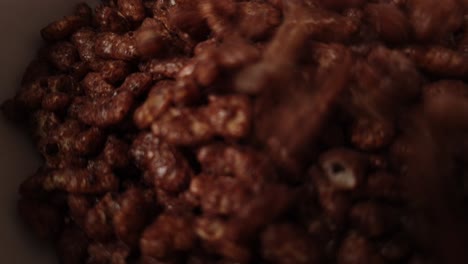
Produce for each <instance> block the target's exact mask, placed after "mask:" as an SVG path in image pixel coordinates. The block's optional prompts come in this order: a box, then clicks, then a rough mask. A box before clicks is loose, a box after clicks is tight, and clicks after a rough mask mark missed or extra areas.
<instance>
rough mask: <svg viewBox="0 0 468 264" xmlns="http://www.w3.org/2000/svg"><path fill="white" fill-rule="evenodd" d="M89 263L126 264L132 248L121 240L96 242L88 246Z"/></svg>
mask: <svg viewBox="0 0 468 264" xmlns="http://www.w3.org/2000/svg"><path fill="white" fill-rule="evenodd" d="M88 254H89V258H88V260H87V262H86V263H89V264H106V263H112V264H125V263H128V262H127V259H128V257H129V256H130V249H129V248H128V247H127V246H126V245H124V244H123V243H121V242H114V243H109V244H101V243H94V244H91V245H89V247H88Z"/></svg>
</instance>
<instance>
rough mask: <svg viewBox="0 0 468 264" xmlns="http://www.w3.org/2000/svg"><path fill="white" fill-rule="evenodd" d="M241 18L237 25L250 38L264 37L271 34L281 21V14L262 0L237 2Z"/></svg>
mask: <svg viewBox="0 0 468 264" xmlns="http://www.w3.org/2000/svg"><path fill="white" fill-rule="evenodd" d="M237 8H238V11H237V12H239V15H238V16H239V20H238V22H237V25H236V27H237V28H238V30H239V31H240V32H241V34H242V35H243V36H245V37H247V38H249V39H256V40H257V39H264V38H266V37H269V36H271V34H272V33H273V31H274V29H275V28H276V27H278V26H279V25H280V23H281V14H280V12H278V10H276V9H275V8H273V7H272V6H271V5H269V4H267V3H264V2H262V1H250V2H239V3H237Z"/></svg>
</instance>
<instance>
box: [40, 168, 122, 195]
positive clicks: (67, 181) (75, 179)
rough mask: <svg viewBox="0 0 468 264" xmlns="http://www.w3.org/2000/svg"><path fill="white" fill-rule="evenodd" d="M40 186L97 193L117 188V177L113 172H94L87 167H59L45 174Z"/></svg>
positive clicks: (46, 188)
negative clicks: (59, 168)
mask: <svg viewBox="0 0 468 264" xmlns="http://www.w3.org/2000/svg"><path fill="white" fill-rule="evenodd" d="M42 187H43V188H44V190H47V191H54V190H61V191H67V192H70V193H83V194H97V193H103V192H107V191H113V190H115V189H117V187H118V179H117V178H116V177H115V176H114V175H113V174H96V173H95V172H92V171H89V170H87V169H75V170H73V169H61V170H56V171H52V172H50V173H49V174H47V175H45V176H44V178H43V179H42Z"/></svg>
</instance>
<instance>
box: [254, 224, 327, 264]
mask: <svg viewBox="0 0 468 264" xmlns="http://www.w3.org/2000/svg"><path fill="white" fill-rule="evenodd" d="M261 239H262V249H261V250H262V255H263V258H264V259H266V260H268V261H270V262H271V263H311V264H312V263H320V253H319V251H318V246H317V245H316V244H315V243H314V241H313V240H312V239H311V238H310V237H309V236H308V235H307V234H306V233H305V232H304V231H303V230H300V229H299V228H297V227H296V226H293V225H291V224H276V225H271V226H269V227H268V228H267V229H266V230H265V231H264V232H263V233H262V235H261Z"/></svg>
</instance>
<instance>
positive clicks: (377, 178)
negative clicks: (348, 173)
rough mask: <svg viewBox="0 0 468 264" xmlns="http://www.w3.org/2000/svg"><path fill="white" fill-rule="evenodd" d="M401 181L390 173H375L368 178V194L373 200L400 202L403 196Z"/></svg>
mask: <svg viewBox="0 0 468 264" xmlns="http://www.w3.org/2000/svg"><path fill="white" fill-rule="evenodd" d="M399 180H400V179H399V178H398V176H397V175H393V174H391V173H388V172H383V171H380V172H376V173H373V174H371V175H369V176H368V178H367V185H366V193H367V194H368V195H369V196H371V197H373V198H379V199H385V200H389V201H398V200H400V199H401V198H402V196H403V194H402V190H401V186H400V182H399Z"/></svg>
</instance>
